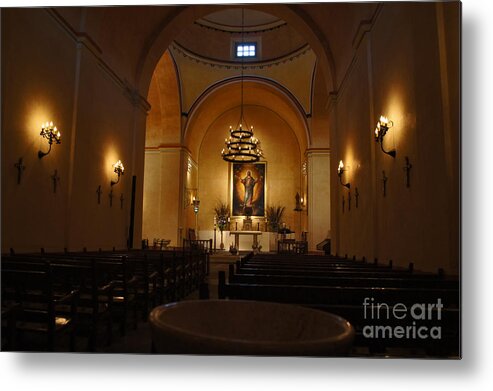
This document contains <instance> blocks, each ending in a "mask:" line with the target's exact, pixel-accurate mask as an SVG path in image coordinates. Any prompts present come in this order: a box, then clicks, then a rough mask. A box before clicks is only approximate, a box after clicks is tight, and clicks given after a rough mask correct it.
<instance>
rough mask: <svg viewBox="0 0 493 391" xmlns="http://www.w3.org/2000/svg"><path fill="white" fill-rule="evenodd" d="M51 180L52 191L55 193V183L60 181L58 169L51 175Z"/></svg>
mask: <svg viewBox="0 0 493 391" xmlns="http://www.w3.org/2000/svg"><path fill="white" fill-rule="evenodd" d="M51 180H52V181H53V193H56V187H57V184H58V183H59V182H60V177H59V176H58V170H55V172H54V173H53V175H51Z"/></svg>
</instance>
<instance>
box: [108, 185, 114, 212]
mask: <svg viewBox="0 0 493 391" xmlns="http://www.w3.org/2000/svg"><path fill="white" fill-rule="evenodd" d="M108 197H109V198H110V208H111V207H112V206H113V188H111V189H110V193H109V194H108Z"/></svg>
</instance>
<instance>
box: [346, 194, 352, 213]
mask: <svg viewBox="0 0 493 391" xmlns="http://www.w3.org/2000/svg"><path fill="white" fill-rule="evenodd" d="M347 210H348V211H350V210H351V191H349V192H348V194H347Z"/></svg>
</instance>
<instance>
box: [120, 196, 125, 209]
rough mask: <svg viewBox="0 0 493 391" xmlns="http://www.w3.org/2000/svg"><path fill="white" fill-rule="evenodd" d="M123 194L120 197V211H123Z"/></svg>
mask: <svg viewBox="0 0 493 391" xmlns="http://www.w3.org/2000/svg"><path fill="white" fill-rule="evenodd" d="M123 200H124V198H123V193H122V194H121V195H120V209H123Z"/></svg>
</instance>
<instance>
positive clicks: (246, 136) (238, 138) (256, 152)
mask: <svg viewBox="0 0 493 391" xmlns="http://www.w3.org/2000/svg"><path fill="white" fill-rule="evenodd" d="M244 22H245V10H244V9H243V8H242V9H241V42H242V44H244V42H245V37H244V35H245V34H244V31H243V29H244V24H245V23H244ZM243 58H244V57H243V56H242V57H241V105H240V119H239V121H238V124H237V125H236V127H235V128H233V127H232V126H230V127H229V138H226V139H224V144H225V147H224V148H223V150H222V152H221V156H222V158H223V159H224V160H225V161H227V162H231V163H246V162H249V163H253V162H258V161H259V160H260V157H261V156H262V149H261V148H260V145H259V143H260V141H259V140H258V139H257V138H255V137H254V136H253V126H250V127H249V126H248V123H247V121H246V119H245V116H244V113H243Z"/></svg>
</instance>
